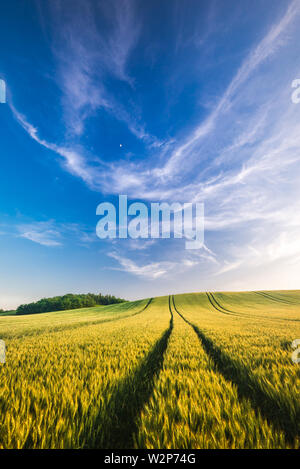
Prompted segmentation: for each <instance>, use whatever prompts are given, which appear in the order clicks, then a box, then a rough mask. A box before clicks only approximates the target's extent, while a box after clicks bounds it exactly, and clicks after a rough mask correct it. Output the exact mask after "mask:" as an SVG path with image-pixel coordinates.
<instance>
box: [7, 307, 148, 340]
mask: <svg viewBox="0 0 300 469" xmlns="http://www.w3.org/2000/svg"><path fill="white" fill-rule="evenodd" d="M152 301H153V298H149V300H148V302H147V303H146V305H145V306H144V307H143V308H142V309H140V310H139V311H137V312H136V313H133V314H132V313H131V314H126V315H124V316H121V317H117V318H110V319H105V318H102V319H96V320H94V321H84V322H83V321H82V322H77V323H73V324H66V325H65V326H59V325H57V326H49V327H45V328H42V329H36V330H34V329H29V330H28V331H27V330H25V332H24V331H22V332H20V333H17V334H13V335H11V334H10V333H5V332H4V333H3V334H1V338H3V339H5V340H6V339H20V338H23V337H29V336H30V337H36V336H38V335H42V334H45V333H55V332H61V331H67V330H75V329H79V328H80V327H86V326H94V325H97V324H106V323H107V322H116V321H120V320H121V319H126V318H132V317H134V316H137V315H138V314H141V313H143V312H144V311H145V309H146V308H148V306H150V304H151V303H152ZM129 311H130V309H129Z"/></svg>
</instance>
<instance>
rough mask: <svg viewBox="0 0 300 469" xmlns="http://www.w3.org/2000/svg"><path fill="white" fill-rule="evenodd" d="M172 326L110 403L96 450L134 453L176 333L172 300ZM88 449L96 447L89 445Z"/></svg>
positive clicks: (114, 394)
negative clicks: (146, 409) (136, 437)
mask: <svg viewBox="0 0 300 469" xmlns="http://www.w3.org/2000/svg"><path fill="white" fill-rule="evenodd" d="M169 312H170V324H169V327H168V329H166V331H165V332H164V333H163V334H162V336H161V338H160V339H159V340H158V341H157V342H156V343H155V344H154V346H153V348H152V349H151V351H150V352H149V353H148V355H147V356H146V357H145V358H144V359H143V361H142V362H141V364H140V365H139V367H138V368H137V370H135V372H134V373H132V374H131V375H130V376H127V377H126V378H125V379H124V380H123V381H122V382H121V383H118V386H117V388H116V389H115V392H114V393H113V395H112V396H111V398H110V401H109V403H108V412H107V425H105V430H104V433H103V432H102V433H100V434H99V435H97V439H96V448H105V449H133V447H134V435H135V434H136V433H137V431H138V426H137V421H138V417H139V415H140V413H141V411H142V410H143V408H144V406H145V405H146V404H147V403H148V402H149V400H150V398H151V396H152V394H153V390H154V386H155V381H156V379H157V377H158V376H159V373H160V371H161V369H162V366H163V360H164V355H165V351H166V349H167V346H168V343H169V339H170V336H171V333H172V330H173V312H172V308H171V297H169ZM86 447H87V448H92V447H93V446H91V445H89V443H88V444H87V445H86Z"/></svg>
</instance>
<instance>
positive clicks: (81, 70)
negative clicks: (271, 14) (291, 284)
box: [13, 0, 300, 279]
mask: <svg viewBox="0 0 300 469" xmlns="http://www.w3.org/2000/svg"><path fill="white" fill-rule="evenodd" d="M56 5H57V3H56ZM59 5H60V7H59V8H60V9H61V8H63V4H62V3H61V2H59ZM78 5H79V7H78V9H77V10H76V9H75V13H74V12H72V13H71V16H70V18H68V21H67V22H66V27H65V29H64V30H62V31H61V36H59V37H58V38H57V41H58V42H57V47H55V49H56V50H55V54H56V58H57V63H58V70H59V73H58V79H59V83H60V86H61V89H62V91H63V107H64V110H65V112H66V121H67V122H68V125H69V127H70V129H71V133H72V132H73V134H74V135H75V136H76V135H77V136H79V135H80V134H81V133H82V131H83V128H84V124H85V121H86V120H87V118H88V117H89V116H91V115H92V114H93V112H95V111H96V110H97V109H99V108H103V109H105V110H106V111H107V112H109V113H111V114H112V115H114V116H115V117H116V118H117V119H119V120H121V121H123V122H126V124H127V126H128V128H129V130H130V131H131V132H132V133H133V134H135V135H136V136H137V137H138V138H139V139H141V140H144V141H146V142H147V143H148V144H149V145H148V149H147V151H148V153H147V154H146V155H142V158H140V155H135V156H136V158H133V159H132V160H130V161H128V160H126V161H125V160H121V159H120V160H118V161H114V162H109V163H108V162H105V161H103V160H102V159H101V157H99V155H97V157H95V158H90V156H91V155H89V153H88V151H87V150H86V149H85V148H84V147H83V146H81V145H76V143H74V142H76V141H74V140H72V139H71V140H70V139H66V140H67V141H68V143H66V142H63V143H62V144H57V143H50V142H49V141H47V140H46V139H43V138H42V137H40V135H39V131H38V129H37V128H35V127H34V126H32V125H31V124H30V123H29V121H28V119H27V118H26V116H23V115H21V114H20V113H19V112H18V111H16V110H15V109H14V108H13V112H14V115H15V117H16V118H17V120H18V121H19V123H20V124H21V125H22V127H23V128H24V129H25V131H26V132H27V133H28V134H29V135H30V137H31V138H33V139H34V140H35V141H36V142H37V143H38V144H39V145H41V146H43V147H44V148H46V149H48V150H50V151H52V152H54V153H56V154H57V155H59V156H60V160H61V161H62V164H63V166H64V168H65V169H66V170H67V171H68V172H70V173H71V174H73V175H76V176H77V177H79V178H81V179H82V180H83V181H84V182H85V183H86V184H87V185H88V186H89V187H90V188H91V189H93V190H96V191H99V192H101V193H109V194H119V193H127V194H128V196H129V197H131V198H139V199H146V200H153V201H154V200H165V201H175V200H178V201H180V202H188V201H193V202H196V201H204V202H205V211H206V232H207V233H208V236H210V234H211V233H218V235H219V236H221V235H223V234H224V233H225V232H226V233H227V232H230V233H231V236H232V239H233V240H234V244H235V249H231V247H230V240H229V241H228V240H225V241H224V242H223V240H222V239H220V237H219V238H217V239H209V242H208V245H209V247H210V248H211V249H212V251H214V252H217V254H216V255H212V254H209V252H205V253H204V252H203V253H202V258H204V256H206V257H207V258H208V257H210V261H211V263H212V264H215V268H216V271H217V272H218V273H219V274H225V273H229V272H232V271H234V270H236V269H238V268H242V266H243V265H245V264H247V263H251V260H250V259H251V258H252V257H253V258H256V254H255V251H254V250H253V249H250V250H248V248H247V246H253V244H258V245H259V246H260V248H259V249H258V251H257V252H258V254H257V259H258V258H259V257H262V258H263V259H264V262H265V263H266V264H268V263H272V262H273V260H274V258H273V257H272V256H271V255H269V256H262V253H263V252H269V251H268V250H269V247H270V246H272V245H273V246H275V248H274V249H275V250H276V249H278V250H279V251H280V250H281V251H282V248H280V246H279V245H277V244H276V243H275V244H274V242H273V238H274V237H275V238H276V237H278V238H280V236H281V232H282V226H283V225H284V226H286V227H287V229H291V225H290V221H289V220H291V219H293V220H294V219H295V217H294V216H293V212H294V213H297V212H296V210H298V204H297V201H298V200H299V197H300V190H299V183H298V181H299V177H300V174H299V173H300V171H299V160H300V154H299V147H300V136H299V135H300V134H299V117H298V114H299V108H297V107H296V106H295V105H293V104H292V103H291V100H290V92H291V90H290V84H291V78H292V79H294V78H295V77H296V76H298V75H299V73H298V72H299V71H300V70H298V69H299V67H298V66H297V62H296V61H295V60H294V57H296V56H297V51H298V52H300V49H299V46H298V41H297V37H298V33H297V31H298V30H297V27H299V12H300V5H299V2H298V1H295V0H293V1H291V2H290V3H289V4H288V5H287V7H286V10H285V11H284V12H283V15H282V16H281V18H279V19H278V18H277V20H276V21H274V23H273V25H271V26H269V28H267V29H266V32H265V35H264V36H263V37H262V38H261V40H260V41H258V43H256V44H253V45H252V47H249V49H248V53H247V54H246V55H245V58H244V59H243V60H242V61H241V64H240V66H239V67H238V68H236V70H235V72H234V73H233V74H232V78H231V81H230V82H229V83H228V84H227V86H226V87H225V91H224V92H223V94H222V95H221V96H220V97H219V98H215V105H214V106H213V107H212V109H211V111H210V112H209V113H208V115H206V117H204V118H203V117H202V118H201V120H200V121H199V122H198V124H197V125H196V126H195V125H193V126H191V125H189V126H187V127H188V130H187V131H186V132H185V137H182V136H181V137H178V138H177V139H176V138H175V137H174V136H173V137H172V138H171V139H168V137H167V136H166V141H167V142H168V143H167V144H166V145H164V146H163V147H161V146H160V142H159V141H158V140H155V138H154V137H152V136H151V135H150V134H149V133H148V132H147V130H146V125H144V124H142V123H140V121H139V119H138V118H135V117H133V112H132V107H130V105H128V107H126V103H125V101H124V103H119V101H118V100H117V98H115V97H114V96H112V94H111V93H110V92H109V91H108V89H107V88H106V86H105V79H104V77H105V76H106V75H108V74H110V75H111V76H114V78H115V79H116V80H118V81H120V82H122V84H124V85H125V86H126V87H128V89H131V90H133V91H134V87H135V80H134V77H133V76H131V74H130V67H129V59H130V56H131V54H132V52H133V50H134V48H135V45H136V43H137V41H138V38H139V34H140V27H139V24H138V23H139V22H138V21H136V16H135V14H136V13H135V9H134V2H127V1H124V2H121V3H120V5H121V6H120V7H118V8H117V6H116V5H117V3H116V4H115V3H113V8H108V10H105V6H104V5H103V3H102V4H101V6H98V2H95V4H94V5H93V4H91V3H90V2H86V3H82V2H79V3H78ZM118 5H119V4H118ZM94 8H102V9H103V8H104V10H101V11H102V13H103V14H104V15H106V17H108V18H109V21H110V23H109V24H110V26H109V28H108V29H107V30H106V32H105V34H104V33H102V32H99V25H97V24H96V23H95V17H96V16H97V15H95V14H94ZM60 13H61V10H60ZM57 16H58V17H59V16H60V15H57ZM79 18H80V19H79ZM83 24H84V25H86V26H87V27H85V28H84V32H83V33H81V29H82V25H83ZM56 27H57V28H58V29H59V30H60V27H59V25H56ZM64 44H66V45H65V46H64V47H63V45H64ZM289 54H291V55H289ZM284 60H288V67H284V66H282V63H283V61H284ZM187 120H188V119H187ZM74 135H73V136H74ZM181 135H182V134H181ZM149 148H150V150H149ZM289 217H290V218H289ZM258 228H259V229H261V230H262V231H263V232H264V236H262V237H261V239H260V242H258V238H257V229H258ZM287 232H288V231H287ZM291 237H292V238H293V239H294V234H293V233H292V231H291ZM226 242H227V244H226ZM218 244H220V245H222V246H223V248H224V246H225V245H226V253H225V254H224V250H225V248H224V249H223V252H222V253H221V252H220V250H218ZM292 244H293V246H294V251H295V253H296V251H297V245H296V243H292ZM270 249H271V248H270ZM271 250H272V249H271ZM243 253H244V254H243ZM245 253H246V254H245ZM173 254H174V252H173V251H172V249H170V252H169V255H166V257H165V259H163V260H162V261H161V262H150V263H144V262H141V263H138V262H137V261H136V260H134V261H133V260H131V259H129V257H128V255H119V254H111V257H113V258H114V259H115V260H116V261H118V262H119V264H120V265H121V268H122V269H123V270H125V271H127V272H129V273H132V274H135V275H137V276H140V277H143V278H153V279H154V278H160V277H163V276H165V275H166V274H167V273H168V274H170V272H171V271H173V269H175V268H177V267H178V262H173V261H172V260H171V261H170V260H169V259H171V258H172V255H173ZM227 254H228V257H227ZM176 255H177V256H179V253H178V252H176ZM251 256H252V257H251ZM296 257H297V256H296ZM281 259H282V260H283V261H285V260H288V256H284V255H283V256H281ZM195 262H196V261H195V259H185V260H184V258H183V257H182V260H181V265H182V266H185V267H186V268H189V267H190V268H193V267H194V265H195Z"/></svg>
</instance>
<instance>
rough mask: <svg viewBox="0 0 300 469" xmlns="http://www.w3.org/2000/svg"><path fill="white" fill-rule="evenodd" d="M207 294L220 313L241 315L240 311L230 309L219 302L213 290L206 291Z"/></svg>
mask: <svg viewBox="0 0 300 469" xmlns="http://www.w3.org/2000/svg"><path fill="white" fill-rule="evenodd" d="M206 296H207V298H208V301H209V302H210V304H211V305H212V307H213V308H214V309H216V310H217V311H219V313H222V314H227V315H229V316H239V313H235V312H234V311H230V310H229V309H226V308H224V307H223V306H221V305H220V303H218V301H217V300H216V299H215V297H214V295H213V294H212V293H211V292H206Z"/></svg>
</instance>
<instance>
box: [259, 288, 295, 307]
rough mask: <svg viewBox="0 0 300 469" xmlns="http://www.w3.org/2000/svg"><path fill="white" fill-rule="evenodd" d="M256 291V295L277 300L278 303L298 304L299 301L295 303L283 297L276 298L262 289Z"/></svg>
mask: <svg viewBox="0 0 300 469" xmlns="http://www.w3.org/2000/svg"><path fill="white" fill-rule="evenodd" d="M254 293H255V294H256V295H260V296H262V297H264V298H266V299H267V300H271V301H275V302H276V303H283V304H286V305H297V303H293V302H291V301H289V300H284V299H283V298H276V297H275V296H273V295H270V294H269V293H265V292H262V291H255V292H254Z"/></svg>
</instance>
